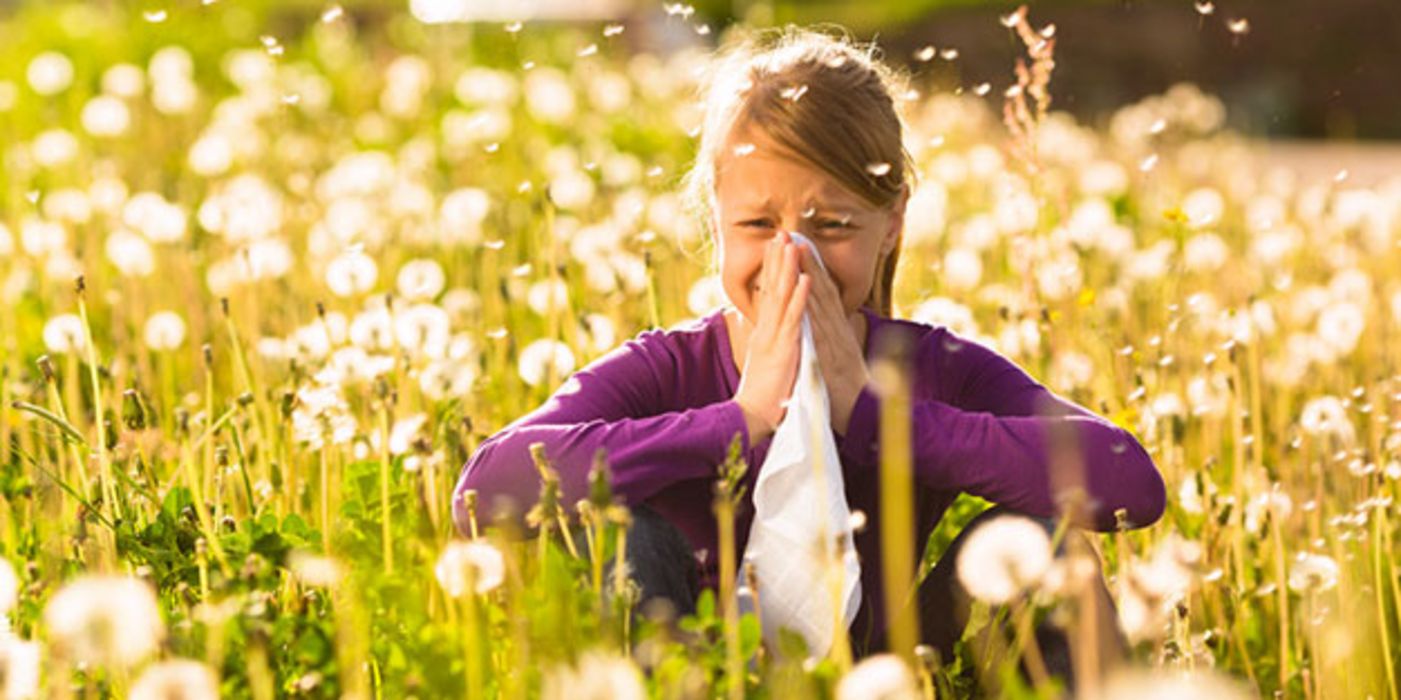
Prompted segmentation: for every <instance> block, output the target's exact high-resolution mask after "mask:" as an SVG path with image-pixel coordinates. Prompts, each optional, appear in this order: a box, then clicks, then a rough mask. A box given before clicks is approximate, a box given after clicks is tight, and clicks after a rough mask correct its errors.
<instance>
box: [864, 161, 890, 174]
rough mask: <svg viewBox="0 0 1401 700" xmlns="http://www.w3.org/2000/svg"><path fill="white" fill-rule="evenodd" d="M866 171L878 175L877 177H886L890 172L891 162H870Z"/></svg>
mask: <svg viewBox="0 0 1401 700" xmlns="http://www.w3.org/2000/svg"><path fill="white" fill-rule="evenodd" d="M866 172H868V173H870V174H872V175H874V176H876V177H885V176H886V175H888V174H890V164H889V163H871V164H869V165H867V166H866Z"/></svg>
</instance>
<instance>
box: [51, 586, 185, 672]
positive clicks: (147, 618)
mask: <svg viewBox="0 0 1401 700" xmlns="http://www.w3.org/2000/svg"><path fill="white" fill-rule="evenodd" d="M44 623H45V625H46V626H47V628H48V631H49V634H50V636H51V638H52V639H53V640H54V642H55V645H56V646H57V647H58V648H59V649H61V650H62V651H63V653H65V654H66V655H68V657H69V658H71V659H73V660H74V661H77V662H79V663H92V664H107V663H110V664H113V665H115V666H121V667H127V666H131V665H134V664H135V663H137V662H139V661H141V660H142V659H145V658H146V657H147V656H149V655H150V654H151V653H153V652H154V651H156V648H157V646H158V645H159V643H160V641H161V639H162V638H163V637H164V636H165V626H164V624H163V623H162V622H161V614H160V606H159V604H157V602H156V595H155V592H154V591H152V590H151V587H150V586H149V585H147V584H146V583H145V582H144V581H141V580H140V579H136V578H131V577H128V576H105V575H85V576H82V577H79V578H77V579H74V580H73V581H71V582H69V583H67V584H65V585H64V586H63V587H62V588H60V589H59V590H58V592H57V593H55V594H54V596H53V597H52V598H50V599H49V602H48V604H47V605H45V606H44Z"/></svg>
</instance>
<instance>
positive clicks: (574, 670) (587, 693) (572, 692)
mask: <svg viewBox="0 0 1401 700" xmlns="http://www.w3.org/2000/svg"><path fill="white" fill-rule="evenodd" d="M541 697H542V698H544V700H566V699H567V698H584V699H588V700H594V699H598V700H602V699H603V698H610V699H616V700H645V698H647V697H648V696H647V688H646V683H645V682H644V681H643V678H642V672H641V671H640V670H639V669H638V667H637V664H636V663H635V662H634V661H633V660H632V659H630V658H628V657H626V656H617V655H614V654H609V653H602V652H598V651H589V652H585V653H584V654H583V655H582V656H580V657H579V660H578V663H577V664H575V665H569V664H560V665H558V666H555V667H554V668H552V669H550V670H549V671H548V672H547V673H546V674H545V676H544V679H543V687H542V693H541Z"/></svg>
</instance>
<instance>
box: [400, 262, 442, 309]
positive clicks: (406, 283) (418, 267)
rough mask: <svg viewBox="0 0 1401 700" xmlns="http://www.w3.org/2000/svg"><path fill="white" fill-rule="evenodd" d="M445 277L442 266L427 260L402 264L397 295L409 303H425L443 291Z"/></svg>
mask: <svg viewBox="0 0 1401 700" xmlns="http://www.w3.org/2000/svg"><path fill="white" fill-rule="evenodd" d="M446 282H447V276H446V275H445V274H443V266H442V265H440V264H438V261H436V260H432V259H429V258H419V259H417V260H410V261H408V262H406V263H404V266H403V267H401V268H399V276H398V278H397V280H396V286H397V287H398V289H399V294H401V295H403V297H404V298H405V299H408V300H410V301H427V300H429V299H432V298H434V297H436V296H438V294H439V293H440V292H442V291H443V286H444V285H445V284H446Z"/></svg>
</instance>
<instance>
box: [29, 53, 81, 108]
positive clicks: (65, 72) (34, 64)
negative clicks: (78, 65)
mask: <svg viewBox="0 0 1401 700" xmlns="http://www.w3.org/2000/svg"><path fill="white" fill-rule="evenodd" d="M25 78H26V79H27V80H28V81H29V87H30V88H32V89H33V90H34V92H36V93H38V94H40V95H42V96H46V97H47V96H49V95H56V94H58V93H60V92H63V91H64V90H67V89H68V86H70V85H72V84H73V62H72V61H71V60H69V58H68V57H67V56H65V55H63V54H61V53H59V52H57V51H45V52H43V53H41V54H39V55H37V56H35V57H34V58H33V59H31V60H30V61H29V65H28V67H26V69H25Z"/></svg>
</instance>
